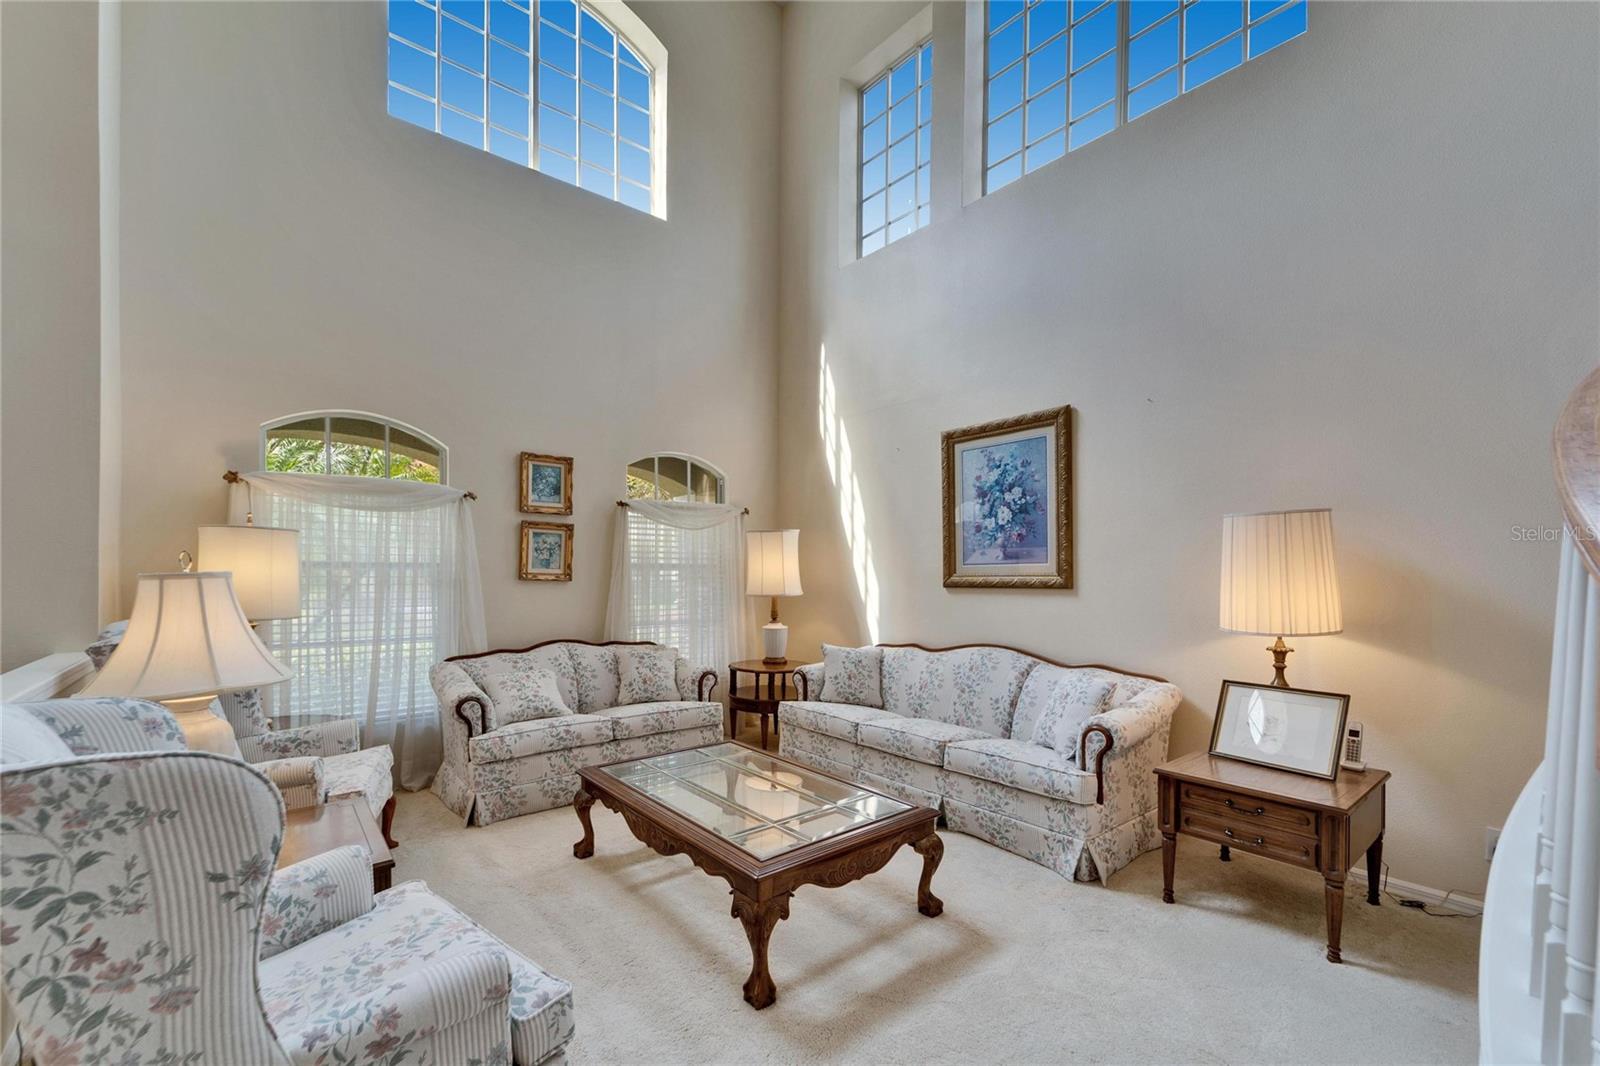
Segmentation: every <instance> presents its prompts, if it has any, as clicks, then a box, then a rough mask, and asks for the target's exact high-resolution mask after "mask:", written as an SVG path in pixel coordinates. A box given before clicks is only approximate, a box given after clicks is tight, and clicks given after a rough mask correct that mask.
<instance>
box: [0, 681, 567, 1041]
mask: <svg viewBox="0 0 1600 1066" xmlns="http://www.w3.org/2000/svg"><path fill="white" fill-rule="evenodd" d="M70 702H77V703H86V702H89V701H70ZM113 702H116V703H118V704H121V705H122V706H120V707H117V708H111V707H106V706H102V707H100V708H99V709H100V711H101V712H102V713H101V714H100V715H99V716H98V717H97V718H91V717H89V716H80V717H79V719H78V721H76V722H73V723H69V730H70V732H71V735H72V736H73V737H74V738H75V740H76V743H75V744H69V742H68V741H67V740H65V739H64V738H63V736H62V735H61V734H58V733H57V732H56V731H55V729H54V727H52V726H50V725H49V723H48V722H47V721H46V720H45V719H44V718H43V717H42V716H41V715H40V714H39V713H37V708H38V707H39V706H42V705H33V708H19V707H7V708H5V709H4V712H3V719H0V721H3V726H4V728H3V730H0V748H3V749H4V750H3V754H0V758H3V759H4V765H0V794H3V796H4V802H3V804H0V878H3V880H4V884H5V889H4V892H3V894H0V942H3V943H4V945H5V952H4V954H3V955H0V983H3V986H4V991H5V996H6V1000H7V1001H8V1003H9V1005H10V1006H11V1007H12V1008H13V1010H14V1013H15V1016H16V1018H17V1021H18V1024H19V1033H20V1039H21V1045H22V1056H23V1061H24V1062H37V1063H40V1064H53V1063H65V1062H88V1061H96V1062H98V1061H117V1062H129V1063H140V1062H143V1063H156V1062H167V1063H180V1062H197V1063H198V1062H237V1063H245V1062H249V1063H280V1064H288V1063H319V1064H321V1063H334V1062H337V1063H351V1064H354V1063H395V1062H401V1061H405V1062H416V1063H438V1064H444V1063H480V1064H484V1066H490V1064H495V1066H510V1064H512V1063H516V1064H518V1066H532V1064H534V1063H543V1062H555V1061H560V1060H561V1059H562V1058H563V1049H564V1048H565V1045H566V1044H567V1042H568V1041H569V1040H570V1038H571V1034H572V999H571V986H570V985H568V984H567V983H566V982H564V981H561V980H559V979H557V978H554V977H551V976H550V975H548V974H546V973H544V972H543V971H542V970H540V969H539V968H538V967H537V966H535V965H534V964H533V963H531V962H529V961H528V960H527V959H525V958H523V957H522V956H521V955H519V954H518V953H517V952H515V951H513V950H512V949H510V948H508V947H507V946H506V945H504V944H503V943H501V942H500V941H499V940H497V939H496V938H495V937H493V936H492V935H491V934H489V933H488V932H486V931H485V930H483V929H482V928H480V927H479V926H478V925H477V924H476V923H474V922H473V921H472V920H471V919H469V918H467V917H466V916H465V915H463V914H462V913H461V912H460V911H458V910H456V909H455V908H454V907H452V906H451V905H450V904H449V903H447V902H446V901H445V900H443V899H441V898H440V897H438V896H436V895H434V894H433V893H432V892H430V891H429V890H428V888H427V886H426V885H424V884H422V883H421V882H417V881H413V882H408V883H405V884H402V885H399V886H397V887H395V888H393V889H390V890H388V891H386V892H382V893H378V894H376V895H374V894H373V892H372V880H371V870H370V865H369V859H368V856H367V854H366V852H365V850H364V849H362V848H360V847H352V848H343V849H338V850H335V851H332V852H327V853H324V854H322V855H318V856H315V857H313V858H311V859H308V860H306V861H304V862H301V863H296V864H294V865H292V866H288V867H285V868H283V869H282V870H278V871H277V872H276V873H274V872H273V867H274V865H275V862H276V856H277V852H278V847H279V844H280V841H281V839H282V836H283V830H284V818H283V805H282V803H281V802H280V800H279V797H278V794H277V792H276V791H275V790H274V789H273V787H272V786H271V785H270V784H269V782H268V781H267V779H266V777H265V775H263V774H262V773H261V772H260V771H259V770H258V769H257V768H255V767H253V766H250V765H247V764H245V763H242V762H240V761H238V760H236V759H232V758H229V757H227V756H220V755H214V754H210V753H207V752H191V751H187V750H183V748H182V744H183V740H182V736H181V734H180V733H179V731H178V728H177V724H176V722H175V721H173V719H172V718H171V716H170V715H169V714H168V713H167V712H166V710H165V709H164V708H161V707H159V706H157V705H154V704H149V703H143V702H142V701H137V700H126V701H113ZM108 710H110V711H115V712H116V713H113V714H108V713H105V712H106V711H108ZM58 721H60V719H58ZM141 742H142V743H141ZM102 745H104V746H105V747H103V748H102V747H101V746H102ZM75 747H76V748H80V749H88V748H100V750H99V751H96V753H95V754H88V755H83V754H75V752H74V750H73V749H74V748H75ZM105 750H110V751H113V752H115V751H120V752H121V754H105V753H103V752H104V751H105Z"/></svg>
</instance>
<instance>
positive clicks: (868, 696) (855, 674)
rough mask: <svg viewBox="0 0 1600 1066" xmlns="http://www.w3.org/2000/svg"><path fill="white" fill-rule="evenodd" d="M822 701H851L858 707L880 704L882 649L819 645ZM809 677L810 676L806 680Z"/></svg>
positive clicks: (880, 705) (881, 693)
mask: <svg viewBox="0 0 1600 1066" xmlns="http://www.w3.org/2000/svg"><path fill="white" fill-rule="evenodd" d="M822 669H823V674H822V690H821V691H820V692H819V693H818V694H817V699H819V700H821V701H823V702H824V703H853V704H855V705H856V706H858V707H882V706H883V649H882V648H880V647H878V646H876V645H871V646H868V647H865V648H841V647H837V646H835V645H833V644H824V645H823V646H822ZM808 680H809V679H808Z"/></svg>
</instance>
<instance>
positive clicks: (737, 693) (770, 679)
mask: <svg viewBox="0 0 1600 1066" xmlns="http://www.w3.org/2000/svg"><path fill="white" fill-rule="evenodd" d="M810 665H811V664H810V663H802V662H795V661H793V660H790V659H785V660H784V661H783V662H781V663H769V662H767V661H766V660H765V659H743V660H741V661H739V662H736V663H729V664H728V739H729V740H732V739H734V738H735V737H737V736H738V735H739V712H740V711H744V712H746V713H749V714H758V715H760V716H761V746H762V747H763V748H765V747H766V746H767V719H768V718H769V717H770V718H771V719H772V735H773V736H774V737H776V736H777V735H778V704H780V703H782V702H783V701H784V700H787V699H792V698H793V697H792V696H791V694H790V683H791V679H792V678H793V677H794V672H795V671H796V670H798V669H800V667H802V666H810ZM740 674H749V675H750V684H749V685H748V686H747V687H745V688H743V689H741V688H739V675H740ZM763 678H764V679H766V683H767V684H766V694H765V695H763V694H762V691H761V682H762V679H763Z"/></svg>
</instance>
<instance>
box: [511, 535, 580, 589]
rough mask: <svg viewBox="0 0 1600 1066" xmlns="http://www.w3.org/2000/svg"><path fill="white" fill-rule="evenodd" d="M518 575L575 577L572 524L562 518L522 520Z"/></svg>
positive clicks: (557, 578)
mask: <svg viewBox="0 0 1600 1066" xmlns="http://www.w3.org/2000/svg"><path fill="white" fill-rule="evenodd" d="M517 577H519V578H521V579H522V580H523V581H571V580H572V527H571V526H564V525H562V524H560V523H559V522H524V523H522V543H521V546H520V548H519V551H518V554H517Z"/></svg>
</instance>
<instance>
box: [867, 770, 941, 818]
mask: <svg viewBox="0 0 1600 1066" xmlns="http://www.w3.org/2000/svg"><path fill="white" fill-rule="evenodd" d="M913 765H915V764H913ZM924 769H931V767H924ZM855 780H856V782H857V783H858V784H862V785H865V786H867V787H868V788H871V789H876V790H877V791H879V792H882V793H883V794H884V795H886V796H893V797H894V798H895V799H897V800H899V801H900V802H902V803H912V804H915V805H916V806H918V807H932V808H933V809H934V810H938V809H939V805H940V802H941V800H940V797H939V794H938V793H937V792H929V791H927V790H925V789H921V788H918V787H917V786H916V785H912V784H907V783H906V782H904V781H895V780H892V779H890V778H886V777H879V776H878V775H877V774H875V773H872V772H871V771H869V770H858V771H856V776H855Z"/></svg>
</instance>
